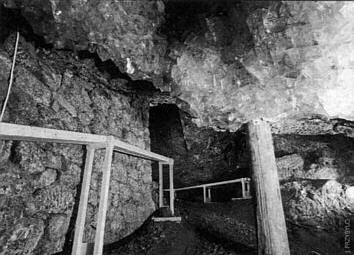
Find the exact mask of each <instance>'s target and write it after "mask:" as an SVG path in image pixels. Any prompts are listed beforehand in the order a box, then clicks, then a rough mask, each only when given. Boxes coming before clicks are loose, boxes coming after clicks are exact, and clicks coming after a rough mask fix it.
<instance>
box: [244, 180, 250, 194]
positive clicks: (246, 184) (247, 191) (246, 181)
mask: <svg viewBox="0 0 354 255" xmlns="http://www.w3.org/2000/svg"><path fill="white" fill-rule="evenodd" d="M250 190H251V189H250V181H249V179H247V180H245V197H250V196H251V194H250Z"/></svg>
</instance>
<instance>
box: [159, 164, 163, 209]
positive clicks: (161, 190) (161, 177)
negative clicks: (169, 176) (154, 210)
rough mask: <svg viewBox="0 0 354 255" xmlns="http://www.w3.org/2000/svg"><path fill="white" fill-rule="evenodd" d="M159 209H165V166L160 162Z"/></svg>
mask: <svg viewBox="0 0 354 255" xmlns="http://www.w3.org/2000/svg"><path fill="white" fill-rule="evenodd" d="M159 207H160V208H161V207H163V165H162V163H161V162H159Z"/></svg>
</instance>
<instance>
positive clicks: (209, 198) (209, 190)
mask: <svg viewBox="0 0 354 255" xmlns="http://www.w3.org/2000/svg"><path fill="white" fill-rule="evenodd" d="M207 191H208V193H207V196H208V197H207V202H208V203H210V202H211V188H210V187H209V188H208V189H207Z"/></svg>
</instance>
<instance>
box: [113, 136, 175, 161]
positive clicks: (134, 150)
mask: <svg viewBox="0 0 354 255" xmlns="http://www.w3.org/2000/svg"><path fill="white" fill-rule="evenodd" d="M112 139H113V141H114V142H113V144H114V150H115V151H118V152H120V153H125V154H128V155H131V156H135V157H139V158H144V159H148V160H154V161H159V162H162V163H165V164H169V163H173V159H171V158H168V157H165V156H162V155H159V154H156V153H154V152H151V151H147V150H144V149H141V148H139V147H137V146H134V145H130V144H127V143H125V142H122V141H120V140H119V139H117V138H114V137H112Z"/></svg>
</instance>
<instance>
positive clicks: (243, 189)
mask: <svg viewBox="0 0 354 255" xmlns="http://www.w3.org/2000/svg"><path fill="white" fill-rule="evenodd" d="M241 187H242V197H243V198H244V197H245V196H246V194H245V193H246V191H245V180H244V179H243V178H242V180H241Z"/></svg>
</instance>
